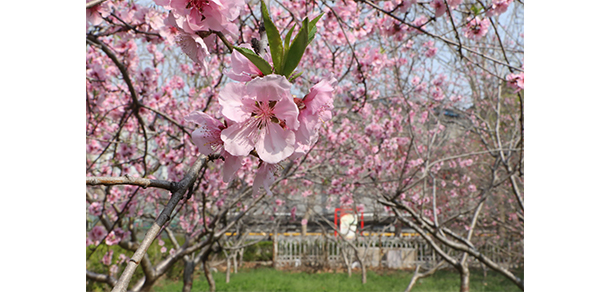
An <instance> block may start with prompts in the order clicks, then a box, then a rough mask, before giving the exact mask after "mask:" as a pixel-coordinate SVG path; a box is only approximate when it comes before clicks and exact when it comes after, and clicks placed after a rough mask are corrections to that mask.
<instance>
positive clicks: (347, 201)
mask: <svg viewBox="0 0 610 292" xmlns="http://www.w3.org/2000/svg"><path fill="white" fill-rule="evenodd" d="M339 201H340V202H341V205H351V204H353V203H354V200H353V199H352V196H351V195H347V194H346V195H343V196H341V198H339Z"/></svg>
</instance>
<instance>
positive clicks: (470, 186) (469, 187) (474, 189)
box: [468, 185, 477, 193]
mask: <svg viewBox="0 0 610 292" xmlns="http://www.w3.org/2000/svg"><path fill="white" fill-rule="evenodd" d="M468 190H469V191H471V192H473V193H474V192H476V191H477V186H475V185H468Z"/></svg>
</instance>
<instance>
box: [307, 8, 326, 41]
mask: <svg viewBox="0 0 610 292" xmlns="http://www.w3.org/2000/svg"><path fill="white" fill-rule="evenodd" d="M322 15H324V13H322V14H320V15H318V16H317V17H316V18H314V19H313V20H312V21H311V22H310V23H309V40H308V41H307V44H309V43H311V41H313V38H314V37H315V36H316V32H317V31H318V28H317V27H316V23H317V22H318V20H320V18H321V17H322Z"/></svg>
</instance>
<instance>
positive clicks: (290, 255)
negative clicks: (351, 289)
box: [274, 235, 522, 269]
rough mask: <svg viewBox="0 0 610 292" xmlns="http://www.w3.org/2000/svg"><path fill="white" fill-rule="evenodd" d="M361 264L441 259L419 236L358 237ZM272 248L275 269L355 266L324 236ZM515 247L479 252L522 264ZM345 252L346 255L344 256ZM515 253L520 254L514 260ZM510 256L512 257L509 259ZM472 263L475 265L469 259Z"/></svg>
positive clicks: (287, 239)
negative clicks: (514, 250) (362, 262)
mask: <svg viewBox="0 0 610 292" xmlns="http://www.w3.org/2000/svg"><path fill="white" fill-rule="evenodd" d="M352 243H353V244H354V245H355V246H356V249H357V250H358V255H359V256H360V257H361V259H362V260H363V261H364V264H365V265H367V266H370V267H386V268H398V269H401V268H414V267H415V266H417V265H421V266H423V267H432V266H434V265H436V263H438V262H439V261H440V260H441V259H442V258H441V257H440V256H439V255H437V254H436V253H435V252H434V250H433V249H432V248H431V247H430V246H429V245H428V243H427V242H425V241H424V240H423V239H422V238H421V237H419V236H405V237H386V236H381V235H380V236H377V237H359V238H358V239H357V240H355V241H353V242H352ZM275 245H276V246H275V249H274V259H275V265H276V266H277V267H298V266H302V265H304V266H311V267H338V266H344V265H345V264H346V263H345V260H346V259H347V262H348V264H350V265H355V262H356V258H355V255H354V249H353V248H351V247H350V246H349V245H347V243H345V242H342V241H341V240H339V239H337V238H333V237H330V238H327V237H326V238H325V237H323V236H305V237H300V236H299V237H295V236H281V235H278V236H277V237H276V242H275ZM513 245H514V244H509V245H507V246H506V248H504V249H501V248H498V247H494V246H488V245H484V246H483V247H481V248H480V249H479V250H480V251H481V252H482V253H483V254H485V255H486V256H487V257H489V258H490V259H492V260H493V261H494V262H496V263H498V264H500V265H502V266H505V267H507V268H508V267H516V266H519V265H522V250H521V252H518V250H517V251H516V252H513V251H512V250H513V249H514V247H513ZM445 252H447V253H448V254H450V255H453V256H455V255H457V254H458V253H457V252H456V251H453V250H445ZM343 253H345V255H344V254H343ZM514 254H517V255H519V254H520V255H521V258H519V257H518V256H517V257H515V256H514ZM511 255H512V256H511ZM469 260H470V262H471V263H472V264H475V266H476V263H477V262H478V261H477V260H476V259H474V258H472V257H469Z"/></svg>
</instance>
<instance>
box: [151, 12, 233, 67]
mask: <svg viewBox="0 0 610 292" xmlns="http://www.w3.org/2000/svg"><path fill="white" fill-rule="evenodd" d="M155 3H157V5H160V6H163V7H164V8H166V9H169V10H170V12H169V14H168V16H167V18H166V19H165V28H163V29H162V30H161V35H162V36H163V37H165V38H167V39H171V40H174V42H175V43H176V44H177V45H179V46H180V48H181V49H182V51H184V53H185V54H186V55H187V56H188V57H189V58H190V59H191V60H193V62H195V63H196V64H199V65H200V66H201V67H202V68H203V69H204V70H206V71H207V64H206V63H205V61H204V59H205V57H207V56H208V55H209V51H208V46H211V45H212V43H211V42H212V40H213V38H210V37H207V36H209V35H210V34H211V33H212V32H218V33H223V34H227V35H229V36H236V35H237V33H238V29H237V25H236V24H235V23H233V22H234V21H235V20H236V19H237V18H238V17H239V15H240V13H241V9H242V7H243V6H244V5H245V2H244V0H155ZM206 43H207V44H206Z"/></svg>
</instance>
